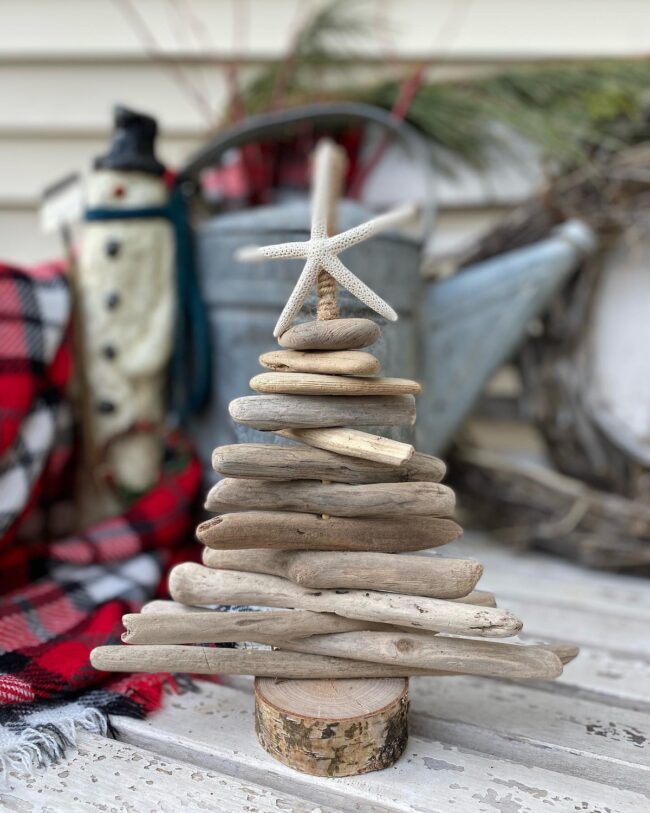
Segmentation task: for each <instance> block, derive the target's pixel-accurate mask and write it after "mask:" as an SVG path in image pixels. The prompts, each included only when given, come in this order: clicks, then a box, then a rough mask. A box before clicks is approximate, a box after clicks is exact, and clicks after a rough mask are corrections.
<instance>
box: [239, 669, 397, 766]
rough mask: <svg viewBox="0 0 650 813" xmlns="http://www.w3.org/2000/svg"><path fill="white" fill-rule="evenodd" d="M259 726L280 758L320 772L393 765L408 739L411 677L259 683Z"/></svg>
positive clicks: (263, 742) (267, 746) (260, 680)
mask: <svg viewBox="0 0 650 813" xmlns="http://www.w3.org/2000/svg"><path fill="white" fill-rule="evenodd" d="M255 730H256V732H257V737H258V739H259V741H260V744H261V745H262V747H263V748H265V749H266V750H267V751H268V752H269V754H271V756H272V757H274V758H275V759H279V760H280V762H283V763H284V764H285V765H289V766H290V767H291V768H294V769H295V770H299V771H302V772H303V773H308V774H311V775H315V776H351V775H354V774H361V773H366V772H367V771H376V770H381V769H383V768H388V767H390V766H391V765H392V764H393V763H394V762H396V760H398V759H399V757H400V756H401V754H402V752H403V751H404V748H405V747H406V741H407V738H408V681H407V680H404V679H403V678H398V679H394V680H387V679H385V678H384V679H383V680H380V679H374V680H371V679H366V680H336V681H334V680H329V681H324V680H300V681H296V680H283V681H277V680H270V679H269V678H257V679H256V681H255Z"/></svg>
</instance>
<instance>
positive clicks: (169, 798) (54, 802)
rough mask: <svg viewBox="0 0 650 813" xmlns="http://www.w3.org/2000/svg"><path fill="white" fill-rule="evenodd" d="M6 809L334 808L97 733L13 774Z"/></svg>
mask: <svg viewBox="0 0 650 813" xmlns="http://www.w3.org/2000/svg"><path fill="white" fill-rule="evenodd" d="M0 809H2V810H3V811H16V813H61V811H65V813H92V812H93V811H97V813H99V812H100V811H101V813H127V811H128V813H150V811H156V813H179V812H180V811H183V813H209V811H215V813H216V811H220V813H221V812H223V813H289V812H290V813H335V808H324V807H322V806H321V805H315V804H314V803H313V802H311V801H308V800H305V799H299V798H297V797H295V796H293V795H290V794H286V793H278V792H276V791H273V790H270V789H269V788H266V787H261V786H260V785H257V784H255V783H254V782H250V781H248V780H247V779H245V778H242V779H234V778H233V777H231V776H224V775H223V774H221V773H217V772H215V771H213V770H204V769H203V768H198V767H197V766H196V765H187V764H182V763H180V762H177V761H176V760H174V759H169V758H167V757H160V756H157V755H156V754H152V753H151V752H150V751H145V750H143V749H142V748H133V747H132V746H130V745H127V744H126V743H123V742H116V741H115V740H108V739H106V738H104V737H99V736H97V735H93V734H80V735H79V750H78V751H77V752H76V753H75V754H74V755H73V756H72V757H71V758H70V760H68V761H67V762H66V763H65V764H58V765H52V766H50V767H48V768H45V769H42V770H40V771H38V772H37V773H36V774H35V775H34V776H30V777H25V776H21V775H17V774H15V773H12V774H10V776H9V780H8V783H7V785H5V786H3V787H2V788H0Z"/></svg>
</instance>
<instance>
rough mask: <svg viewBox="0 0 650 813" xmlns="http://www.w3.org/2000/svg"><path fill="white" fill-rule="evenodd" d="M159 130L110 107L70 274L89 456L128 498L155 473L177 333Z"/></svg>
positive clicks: (151, 121) (147, 120)
mask: <svg viewBox="0 0 650 813" xmlns="http://www.w3.org/2000/svg"><path fill="white" fill-rule="evenodd" d="M156 132H157V125H156V122H155V120H154V119H152V118H150V117H149V116H145V115H142V114H140V113H136V112H133V111H131V110H128V109H126V108H123V107H118V108H116V110H115V129H114V133H113V138H112V141H111V145H110V149H109V151H108V153H107V154H106V155H103V156H101V157H99V158H97V159H96V160H95V162H94V168H93V171H92V172H91V173H90V175H89V177H88V179H87V188H86V192H85V197H86V206H87V211H86V217H85V223H84V229H83V236H82V243H81V250H80V254H79V263H78V270H77V278H78V279H77V284H78V285H77V287H78V292H79V307H80V319H79V321H80V323H81V324H80V329H81V337H82V346H83V353H82V359H81V363H82V366H83V371H84V374H85V375H84V378H85V386H86V391H87V395H86V399H85V400H86V412H87V414H86V416H85V420H86V423H87V424H89V428H88V432H87V434H88V436H89V437H90V443H91V444H92V449H91V459H93V460H94V461H95V462H96V466H97V467H98V469H99V470H100V471H101V472H102V474H103V475H105V478H104V479H105V480H107V481H108V482H110V483H111V485H112V486H113V487H114V489H113V490H114V491H115V492H119V491H120V490H122V491H123V492H126V493H128V494H140V493H143V492H145V491H147V490H148V489H149V488H150V487H151V486H152V485H153V484H154V483H155V482H156V480H157V478H158V475H159V472H160V467H161V462H162V454H163V435H162V427H163V420H164V411H165V373H166V367H167V364H168V361H169V358H170V355H171V350H172V342H173V330H174V314H175V304H176V303H175V294H174V290H175V289H174V279H175V276H174V234H173V229H172V226H171V224H170V222H169V219H168V218H167V216H166V210H165V207H166V204H167V202H168V195H169V192H168V187H167V184H166V183H165V180H164V174H165V167H164V166H163V164H161V163H160V162H159V161H158V160H157V159H156V156H155V152H154V142H155V138H156ZM86 442H87V443H88V439H86Z"/></svg>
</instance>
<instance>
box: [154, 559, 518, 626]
mask: <svg viewBox="0 0 650 813" xmlns="http://www.w3.org/2000/svg"><path fill="white" fill-rule="evenodd" d="M169 592H170V593H171V595H172V598H174V599H176V601H180V602H181V603H183V604H198V605H210V604H252V605H262V606H266V607H292V608H295V609H298V610H313V611H315V612H333V613H336V614H337V615H342V616H345V617H346V618H356V619H360V620H364V621H377V622H380V623H382V624H395V625H397V626H402V627H413V628H415V629H427V630H435V631H438V632H449V633H457V634H459V635H473V636H477V637H488V638H504V637H507V636H510V635H516V634H517V633H518V632H520V630H521V628H522V623H521V621H520V620H519V619H518V618H516V617H515V616H514V615H512V613H510V612H508V611H507V610H501V609H498V608H494V607H486V606H481V605H472V604H465V603H460V602H457V601H445V600H442V599H435V598H427V597H423V596H407V595H403V594H400V593H380V592H378V591H376V590H311V589H310V588H307V587H301V586H300V585H297V584H293V582H290V581H288V580H287V579H282V578H280V577H278V576H267V575H260V574H258V573H242V572H239V571H226V570H211V569H210V568H207V567H203V566H202V565H197V564H194V563H193V562H186V563H184V564H181V565H177V566H176V567H175V568H174V569H173V570H172V572H171V575H170V578H169Z"/></svg>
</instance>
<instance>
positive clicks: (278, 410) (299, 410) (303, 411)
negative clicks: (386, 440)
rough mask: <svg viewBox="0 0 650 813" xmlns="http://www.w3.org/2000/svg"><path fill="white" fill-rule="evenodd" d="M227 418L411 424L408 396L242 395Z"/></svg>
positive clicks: (281, 423) (258, 423)
mask: <svg viewBox="0 0 650 813" xmlns="http://www.w3.org/2000/svg"><path fill="white" fill-rule="evenodd" d="M228 412H229V413H230V417H231V418H232V419H233V420H234V421H237V423H241V424H244V426H250V427H252V428H253V429H260V430H262V431H264V430H266V431H270V430H273V429H294V428H295V429H301V428H302V429H313V428H319V427H332V426H402V425H411V424H414V423H415V399H414V397H413V396H412V395H376V396H339V395H245V396H244V397H243V398H235V400H234V401H231V402H230V404H229V406H228Z"/></svg>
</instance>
